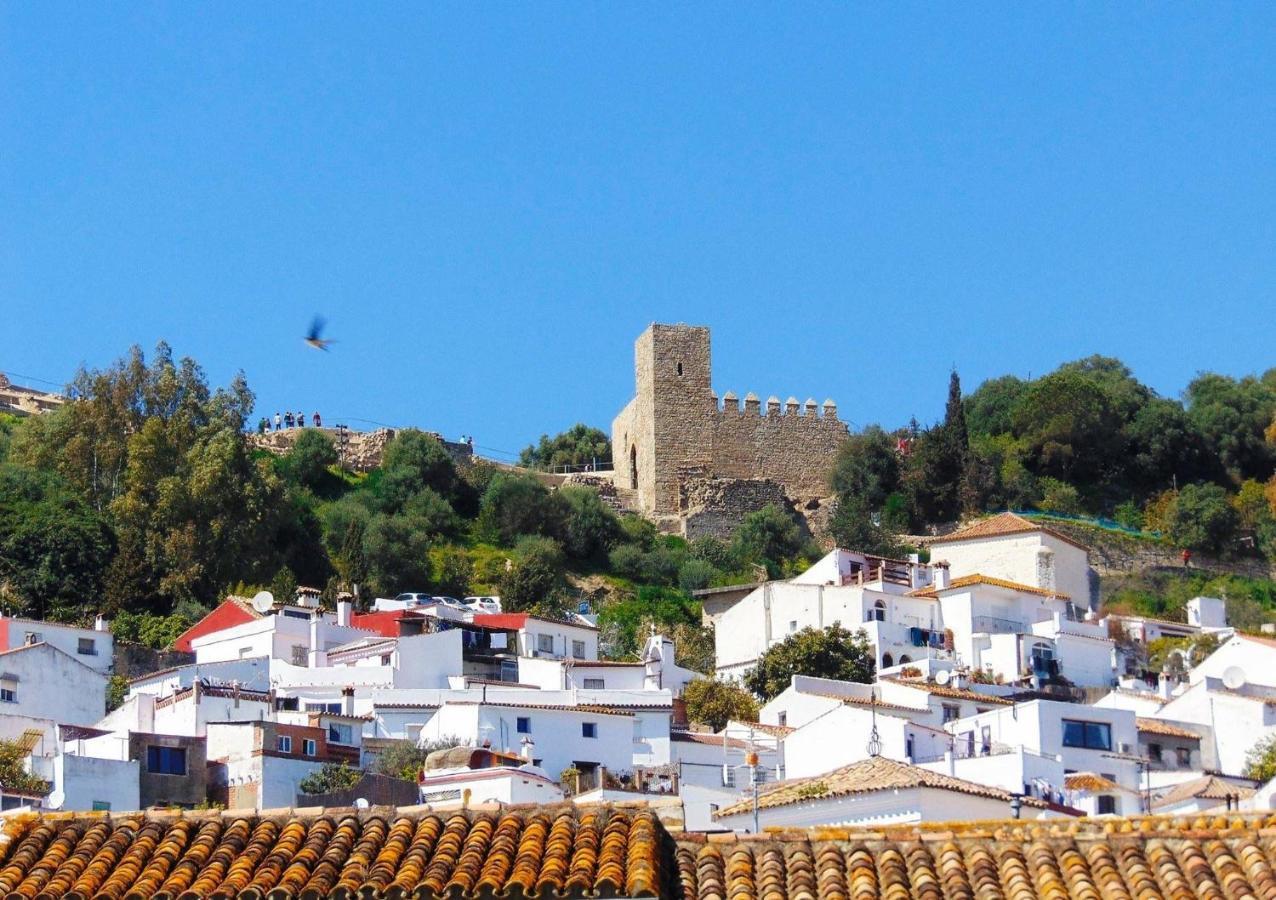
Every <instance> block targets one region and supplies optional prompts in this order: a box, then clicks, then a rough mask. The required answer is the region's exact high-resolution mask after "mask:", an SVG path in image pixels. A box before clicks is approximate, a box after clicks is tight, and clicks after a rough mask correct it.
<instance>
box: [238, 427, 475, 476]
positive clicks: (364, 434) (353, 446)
mask: <svg viewBox="0 0 1276 900" xmlns="http://www.w3.org/2000/svg"><path fill="white" fill-rule="evenodd" d="M307 431H318V432H319V433H320V434H322V435H324V437H326V438H328V439H329V440H330V441H332V442H333V443H336V441H337V430H336V429H335V428H289V429H287V430H285V431H268V432H266V433H265V434H250V435H249V436H248V440H249V442H250V443H251V444H252V445H253V446H254V447H258V448H260V449H262V450H268V451H270V452H271V453H275V454H277V455H279V456H282V455H283V454H285V453H287V452H288V451H289V450H291V449H292V445H293V442H295V441H296V440H297V438H298V437H300V436H301V435H302V434H303V433H305V432H307ZM395 434H397V432H396V431H395V430H394V429H393V428H378V429H376V430H375V431H347V432H346V435H347V442H346V450H345V458H344V459H343V460H342V462H343V464H344V465H345V467H346V468H347V469H350V470H351V471H353V472H369V471H371V470H373V469H375V468H376V467H377V466H379V465H381V459H382V457H383V456H384V455H385V448H386V446H387V445H388V444H389V443H390V441H392V440H394V436H395ZM426 434H429V435H431V436H433V437H435V438H437V439H438V441H439V443H441V444H442V445H443V449H444V450H446V451H447V452H448V454H449V455H450V456H451V457H452V459H453V461H455V462H456V463H458V464H460V463H468V462H471V461H472V460H473V458H474V450H473V449H472V448H471V447H470V445H469V444H463V443H460V442H459V441H448V440H444V438H443V436H442V435H440V434H435V433H434V432H429V431H427V432H426Z"/></svg>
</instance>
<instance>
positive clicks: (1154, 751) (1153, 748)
mask: <svg viewBox="0 0 1276 900" xmlns="http://www.w3.org/2000/svg"><path fill="white" fill-rule="evenodd" d="M1148 759H1150V760H1152V761H1153V762H1160V761H1161V745H1160V744H1148Z"/></svg>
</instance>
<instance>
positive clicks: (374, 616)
mask: <svg viewBox="0 0 1276 900" xmlns="http://www.w3.org/2000/svg"><path fill="white" fill-rule="evenodd" d="M422 618H425V617H424V616H423V615H421V614H420V613H414V612H410V611H408V610H404V609H382V610H377V611H375V612H366V613H354V614H353V615H352V616H350V625H351V627H353V628H362V629H363V630H364V631H371V632H373V633H375V634H379V635H381V636H382V637H388V638H392V637H398V636H399V623H400V622H402V621H404V620H408V619H422Z"/></svg>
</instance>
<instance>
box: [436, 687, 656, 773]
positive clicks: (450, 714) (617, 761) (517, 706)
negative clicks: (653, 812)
mask: <svg viewBox="0 0 1276 900" xmlns="http://www.w3.org/2000/svg"><path fill="white" fill-rule="evenodd" d="M453 739H456V740H457V742H458V743H462V744H468V745H469V746H483V745H484V744H485V743H486V742H490V745H491V746H492V747H493V748H495V749H498V750H500V751H501V752H504V753H516V754H518V755H520V756H523V757H524V758H525V759H530V761H531V762H532V763H533V764H534V765H536V766H538V767H540V768H542V769H544V770H545V771H547V772H549V773H550V774H551V776H557V775H558V774H559V773H561V772H563V771H565V770H567V769H575V770H576V771H578V772H580V773H581V782H582V788H583V786H584V785H589V786H596V785H597V784H598V783H599V779H600V778H601V775H602V772H601V770H602V769H607V770H609V771H611V772H614V773H622V772H630V771H632V770H633V766H634V753H633V744H634V717H633V715H632V714H631V713H629V712H622V711H618V710H613V709H606V708H603V707H589V706H534V705H532V704H527V703H484V702H482V701H474V700H461V701H451V700H449V701H446V702H444V703H443V704H442V705H441V706H440V707H439V708H438V711H437V712H436V713H435V714H434V715H433V716H432V717H431V718H430V719H429V720H428V722H426V723H425V725H424V727H423V728H422V729H421V732H420V740H421V742H422V743H424V742H427V741H429V742H439V741H443V740H453ZM525 747H526V748H528V749H526V750H525V749H524V748H525Z"/></svg>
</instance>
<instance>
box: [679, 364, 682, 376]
mask: <svg viewBox="0 0 1276 900" xmlns="http://www.w3.org/2000/svg"><path fill="white" fill-rule="evenodd" d="M678 375H679V377H681V376H682V363H678Z"/></svg>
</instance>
